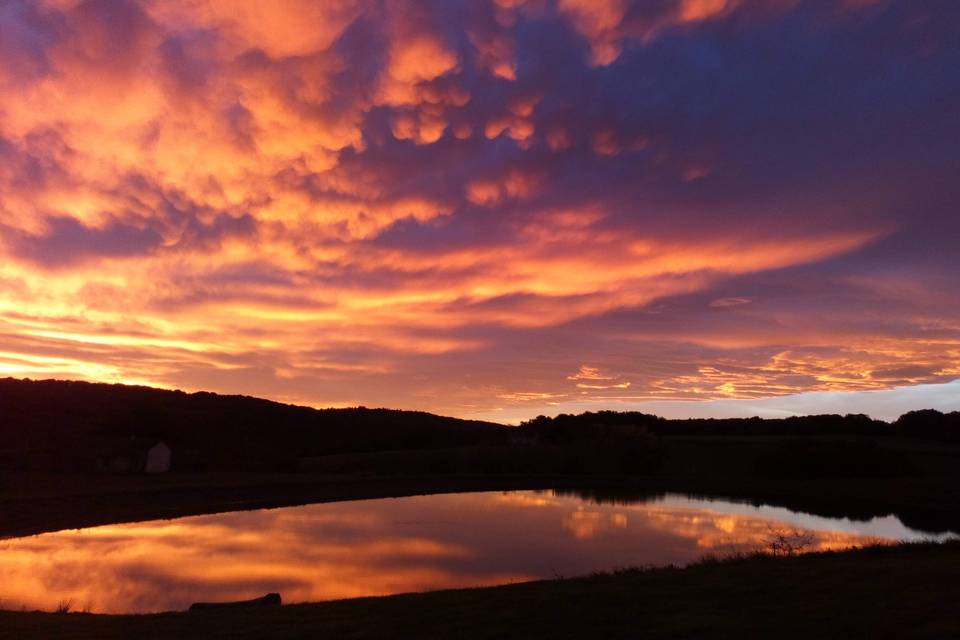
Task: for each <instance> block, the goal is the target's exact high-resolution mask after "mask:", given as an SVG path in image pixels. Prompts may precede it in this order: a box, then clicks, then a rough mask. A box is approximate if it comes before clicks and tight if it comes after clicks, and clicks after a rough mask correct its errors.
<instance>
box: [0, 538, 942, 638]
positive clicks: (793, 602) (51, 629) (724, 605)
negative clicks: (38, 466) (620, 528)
mask: <svg viewBox="0 0 960 640" xmlns="http://www.w3.org/2000/svg"><path fill="white" fill-rule="evenodd" d="M0 637H3V638H63V639H73V638H444V639H448V638H449V639H454V640H468V639H472V638H700V637H710V638H737V639H738V640H743V639H745V638H803V639H804V640H811V639H816V638H850V639H857V638H870V639H876V638H881V639H882V638H960V544H958V543H949V544H944V545H932V544H925V545H905V546H898V547H875V548H869V549H863V550H857V551H847V552H840V553H823V554H813V555H806V556H795V557H787V558H773V557H750V558H744V559H737V560H727V561H722V562H705V563H701V564H699V565H696V566H692V567H689V568H686V569H674V568H668V569H655V570H631V571H622V572H618V573H615V574H604V575H597V576H591V577H586V578H577V579H566V580H552V581H542V582H530V583H525V584H519V585H509V586H503V587H493V588H484V589H465V590H455V591H436V592H431V593H423V594H409V595H400V596H392V597H385V598H363V599H356V600H341V601H336V602H327V603H319V604H301V605H291V606H283V607H277V608H263V609H248V610H232V611H208V612H203V613H167V614H159V615H137V616H105V615H90V614H82V613H80V614H56V613H21V612H0Z"/></svg>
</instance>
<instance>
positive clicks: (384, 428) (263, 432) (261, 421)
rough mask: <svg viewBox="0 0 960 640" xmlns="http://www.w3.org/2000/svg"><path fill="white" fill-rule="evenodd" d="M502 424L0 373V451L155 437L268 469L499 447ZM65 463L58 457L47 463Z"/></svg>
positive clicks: (189, 453) (58, 452)
mask: <svg viewBox="0 0 960 640" xmlns="http://www.w3.org/2000/svg"><path fill="white" fill-rule="evenodd" d="M506 431H507V429H506V428H505V427H503V426H502V425H497V424H494V423H490V422H481V421H474V420H461V419H458V418H448V417H444V416H437V415H434V414H430V413H426V412H421V411H398V410H392V409H367V408H365V407H357V408H351V409H312V408H309V407H302V406H295V405H289V404H282V403H279V402H273V401H270V400H263V399H260V398H254V397H249V396H239V395H218V394H214V393H208V392H197V393H185V392H183V391H170V390H165V389H155V388H152V387H143V386H128V385H120V384H104V383H91V382H76V381H62V380H38V381H35V380H18V379H13V378H6V379H0V439H2V444H0V452H6V453H7V454H8V455H12V456H17V455H21V456H22V455H24V454H29V455H31V456H44V455H46V456H60V457H63V456H65V455H67V456H69V455H78V456H81V457H82V452H83V450H85V449H88V448H90V447H92V446H94V444H95V443H96V442H100V441H102V440H103V439H120V438H148V437H149V438H158V439H163V440H166V441H169V443H170V444H171V445H173V446H174V448H175V451H176V453H175V455H174V460H175V464H177V463H179V464H180V465H183V464H188V465H190V466H196V467H198V468H261V467H262V468H270V469H276V468H278V467H282V466H283V465H284V464H294V463H295V460H297V459H299V458H301V457H305V456H315V455H323V454H330V453H348V452H362V451H383V450H392V449H423V448H444V447H455V446H465V445H474V444H497V443H500V442H502V441H503V440H504V438H505V432H506ZM53 466H55V467H58V468H59V467H63V466H64V465H63V464H60V463H56V464H53Z"/></svg>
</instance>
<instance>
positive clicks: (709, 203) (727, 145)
mask: <svg viewBox="0 0 960 640" xmlns="http://www.w3.org/2000/svg"><path fill="white" fill-rule="evenodd" d="M958 33H960V2H957V1H956V0H902V1H896V0H834V1H828V0H812V1H805V0H642V1H636V2H630V1H628V0H462V1H458V0H436V1H427V0H408V1H403V0H397V1H393V0H369V1H367V0H324V1H322V2H320V1H314V0H262V1H257V0H142V1H139V2H134V1H132V0H131V1H124V0H91V1H87V2H79V1H77V0H0V377H4V376H12V377H18V378H23V377H30V378H67V379H85V380H96V381H106V382H124V383H135V384H149V385H153V386H161V387H169V388H181V389H185V390H201V389H203V390H211V391H217V392H224V393H244V394H250V395H257V396H262V397H267V398H272V399H276V400H281V401H284V402H295V403H300V404H308V405H312V406H353V405H366V406H388V407H393V408H409V409H424V410H428V411H433V412H438V413H443V414H449V415H456V416H464V417H478V418H486V419H493V420H499V421H504V422H515V421H517V420H520V419H524V418H528V417H532V416H535V415H537V414H540V413H544V414H555V413H559V412H564V411H566V412H570V411H580V410H586V409H600V408H611V409H641V410H650V411H655V412H658V413H661V414H665V415H671V416H686V415H698V416H700V415H752V414H755V413H760V414H762V415H780V414H783V413H817V412H826V411H839V412H847V411H853V412H860V411H863V412H867V413H871V414H873V415H877V416H878V417H892V416H896V415H898V414H899V413H900V412H902V411H904V410H907V409H911V408H919V407H924V406H933V407H938V408H944V409H960V383H951V381H954V380H956V379H960V36H958Z"/></svg>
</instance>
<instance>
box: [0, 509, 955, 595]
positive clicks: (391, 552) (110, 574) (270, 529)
mask: <svg viewBox="0 0 960 640" xmlns="http://www.w3.org/2000/svg"><path fill="white" fill-rule="evenodd" d="M801 531H802V532H804V533H805V536H806V537H807V538H808V539H807V542H809V544H808V546H807V547H806V548H807V549H809V550H820V549H837V548H844V547H850V546H856V545H862V544H866V543H870V542H874V541H896V540H909V541H917V540H929V539H935V540H942V539H945V538H947V537H955V536H953V534H938V535H933V534H927V533H924V532H921V531H916V530H913V529H909V528H907V527H905V526H904V525H903V524H902V523H901V522H900V521H899V520H898V519H897V518H895V517H893V516H888V517H884V518H876V519H873V520H870V521H854V520H848V519H843V518H824V517H818V516H812V515H809V514H804V513H797V512H793V511H789V510H787V509H783V508H778V507H770V506H759V507H756V506H751V505H747V504H740V503H735V502H729V501H723V500H706V499H694V498H689V497H684V496H681V495H671V494H668V495H666V496H661V497H657V498H651V499H647V500H644V501H638V502H635V503H625V502H623V503H616V504H608V503H604V504H599V503H597V502H595V501H591V500H589V499H586V498H582V497H578V496H576V495H567V494H559V493H555V492H549V491H548V492H534V491H511V492H486V493H463V494H444V495H431V496H416V497H407V498H391V499H383V500H363V501H353V502H339V503H329V504H315V505H307V506H301V507H287V508H280V509H261V510H256V511H238V512H232V513H221V514H214V515H206V516H193V517H186V518H177V519H173V520H157V521H151V522H140V523H132V524H118V525H107V526H100V527H92V528H89V529H80V530H71V531H61V532H56V533H47V534H42V535H36V536H30V537H26V538H13V539H7V540H0V608H4V609H19V608H23V607H25V608H27V609H43V610H53V609H55V608H57V606H58V605H60V604H61V603H70V605H71V607H72V609H73V610H88V611H93V612H110V613H134V612H137V613H140V612H153V611H168V610H180V609H185V608H186V607H188V606H189V605H190V603H192V602H195V601H217V600H239V599H246V598H253V597H257V596H260V595H263V594H264V593H267V592H272V591H276V592H280V593H281V594H282V595H283V598H284V602H286V603H292V602H303V601H316V600H329V599H335V598H348V597H354V596H369V595H385V594H393V593H402V592H409V591H424V590H431V589H443V588H453V587H466V586H483V585H494V584H504V583H511V582H521V581H526V580H533V579H537V578H552V577H557V576H564V577H571V576H576V575H582V574H586V573H590V572H593V571H600V570H609V569H615V568H618V567H626V566H636V565H667V564H685V563H689V562H691V561H694V560H697V559H699V558H701V557H703V556H704V555H706V554H711V553H712V554H720V555H723V554H728V553H732V552H737V551H752V550H757V549H763V548H767V547H768V546H769V543H770V541H771V540H772V539H774V538H775V537H776V536H777V535H778V534H784V533H789V535H790V536H792V535H793V534H794V533H795V532H801Z"/></svg>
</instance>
